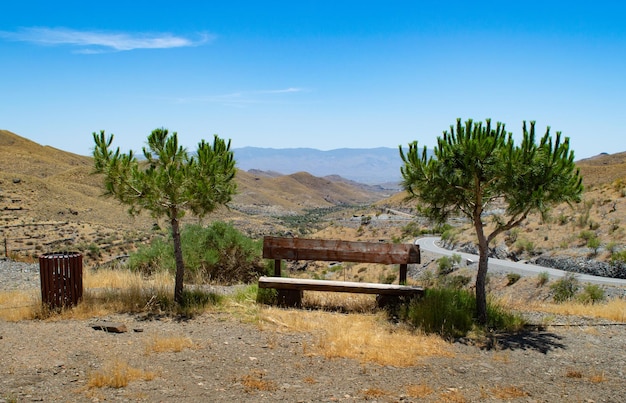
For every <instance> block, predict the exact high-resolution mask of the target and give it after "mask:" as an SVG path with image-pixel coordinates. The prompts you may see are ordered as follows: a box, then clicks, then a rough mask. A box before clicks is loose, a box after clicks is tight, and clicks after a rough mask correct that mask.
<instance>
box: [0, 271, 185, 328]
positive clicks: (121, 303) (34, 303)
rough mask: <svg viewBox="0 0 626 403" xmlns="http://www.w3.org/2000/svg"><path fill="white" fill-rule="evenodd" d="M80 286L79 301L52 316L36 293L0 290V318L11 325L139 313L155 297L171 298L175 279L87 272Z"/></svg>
mask: <svg viewBox="0 0 626 403" xmlns="http://www.w3.org/2000/svg"><path fill="white" fill-rule="evenodd" d="M83 286H84V292H83V299H82V301H81V302H80V303H79V304H78V305H77V306H74V307H70V308H66V309H63V310H61V311H60V312H57V313H55V314H54V315H50V313H49V312H46V311H45V310H44V309H42V305H41V295H40V291H39V290H26V291H0V319H4V320H7V321H12V322H16V321H20V320H29V319H33V318H46V319H48V320H66V319H88V318H93V317H96V316H105V315H108V314H111V313H116V312H140V311H143V310H146V309H149V308H151V306H150V304H153V303H154V300H155V297H156V296H159V295H166V296H168V295H169V296H171V295H172V294H173V292H174V279H173V277H172V276H171V275H169V274H167V273H156V274H155V275H154V276H152V277H150V278H143V277H142V276H141V275H139V274H137V273H131V272H129V271H126V270H111V269H104V270H98V271H92V270H90V269H86V270H85V271H84V274H83Z"/></svg>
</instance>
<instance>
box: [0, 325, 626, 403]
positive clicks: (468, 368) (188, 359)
mask: <svg viewBox="0 0 626 403" xmlns="http://www.w3.org/2000/svg"><path fill="white" fill-rule="evenodd" d="M530 319H531V320H541V319H540V318H537V317H535V318H530ZM99 321H112V322H117V323H122V324H125V325H126V327H127V328H128V332H126V333H110V332H105V331H102V330H95V329H93V327H92V325H93V324H94V323H100V322H99ZM550 323H551V324H550V326H549V327H547V328H545V329H540V328H534V329H529V330H528V331H527V332H525V333H523V334H518V335H514V336H506V335H502V336H500V337H499V338H498V339H497V340H496V342H495V343H493V344H492V345H491V346H489V348H486V347H485V346H484V345H483V346H477V345H473V344H471V343H464V342H462V341H461V342H456V343H452V344H451V346H450V347H451V350H452V351H453V352H454V356H453V357H430V358H424V359H423V361H421V362H420V363H419V364H417V365H415V366H413V367H409V368H396V367H391V366H380V365H378V364H362V363H360V362H358V361H355V360H350V359H328V358H324V357H322V356H319V355H315V354H314V353H312V351H313V349H312V348H311V346H312V345H314V343H315V336H314V335H311V334H303V333H295V334H294V333H282V332H277V331H273V330H260V329H259V326H257V325H254V324H250V323H244V322H242V321H241V320H240V319H237V318H236V317H234V316H233V315H231V314H226V313H209V314H204V315H202V316H199V317H196V318H194V319H192V320H187V321H177V320H175V319H172V318H169V317H163V318H150V319H147V318H145V317H142V316H130V315H114V316H110V317H105V318H100V319H91V320H70V321H22V322H18V323H10V322H2V321H0V402H4V401H6V402H10V401H19V402H22V401H24V402H29V401H51V402H52V401H54V402H57V401H60V402H64V401H67V402H69V401H76V402H83V401H84V402H98V401H104V400H106V401H149V402H170V401H176V402H198V401H212V402H235V401H236V402H258V401H287V402H317V401H328V402H331V401H364V400H369V401H379V402H397V401H406V402H413V401H415V402H416V401H433V402H435V401H446V402H466V401H467V402H474V401H524V402H535V401H537V402H565V401H568V402H621V401H625V399H626V384H625V383H624V379H625V373H624V372H626V325H625V324H623V323H610V322H607V321H604V320H597V319H585V318H576V317H552V318H551V321H550ZM168 339H172V340H187V341H190V343H189V344H188V346H189V348H183V349H182V351H179V352H174V351H162V352H158V351H156V349H154V348H152V347H150V346H153V345H155V344H154V343H155V342H156V341H158V340H168ZM389 348H399V349H402V346H389ZM166 350H167V349H166ZM116 364H117V365H118V367H117V368H118V370H117V371H113V372H117V373H118V374H119V373H123V372H124V370H125V369H124V367H125V366H128V368H130V369H126V373H127V374H131V375H134V376H136V377H137V378H139V379H137V380H131V381H130V382H129V383H128V385H127V386H123V387H119V388H115V387H97V386H94V385H93V384H94V383H95V382H94V379H96V375H98V374H104V373H106V371H107V369H111V368H114V367H115V365H116ZM133 370H134V371H133ZM131 375H127V377H131ZM122 377H123V376H122ZM90 382H91V384H92V386H90Z"/></svg>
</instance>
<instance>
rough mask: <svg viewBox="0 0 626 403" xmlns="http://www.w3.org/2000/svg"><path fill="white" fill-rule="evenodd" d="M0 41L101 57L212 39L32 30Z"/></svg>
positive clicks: (1, 34) (4, 33)
mask: <svg viewBox="0 0 626 403" xmlns="http://www.w3.org/2000/svg"><path fill="white" fill-rule="evenodd" d="M0 38H5V39H8V40H13V41H19V42H30V43H35V44H39V45H48V46H54V45H69V46H75V47H78V48H79V50H78V52H79V53H102V52H103V51H106V50H109V51H111V50H112V51H127V50H134V49H168V48H180V47H189V46H198V45H202V44H204V43H207V42H209V41H211V40H213V39H215V36H213V35H210V34H206V33H203V34H200V35H198V37H197V38H196V39H191V38H186V37H182V36H177V35H173V34H170V33H137V34H128V33H116V32H105V31H78V30H73V29H68V28H45V27H32V28H22V29H20V30H18V31H15V32H8V31H0Z"/></svg>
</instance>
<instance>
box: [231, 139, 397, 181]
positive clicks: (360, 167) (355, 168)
mask: <svg viewBox="0 0 626 403" xmlns="http://www.w3.org/2000/svg"><path fill="white" fill-rule="evenodd" d="M233 152H234V154H235V160H236V161H237V166H238V168H239V169H242V170H244V171H249V170H260V171H273V172H279V173H281V174H283V175H289V174H294V173H297V172H308V173H310V174H311V175H313V176H318V177H326V176H333V175H337V176H341V177H342V178H345V179H348V180H351V181H354V182H359V183H363V184H366V185H380V184H395V187H396V188H397V184H398V183H399V182H400V181H401V179H402V178H401V174H400V166H401V165H402V160H401V159H400V154H399V151H398V149H395V148H389V147H377V148H338V149H334V150H327V151H324V150H318V149H315V148H263V147H242V148H235V149H233Z"/></svg>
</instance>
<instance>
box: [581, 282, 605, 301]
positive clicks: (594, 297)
mask: <svg viewBox="0 0 626 403" xmlns="http://www.w3.org/2000/svg"><path fill="white" fill-rule="evenodd" d="M576 299H577V300H578V301H580V302H582V303H583V304H595V303H596V302H601V301H603V300H604V290H603V289H602V288H601V287H600V286H599V285H597V284H587V285H586V286H585V288H584V289H583V291H582V292H581V293H580V294H578V296H576Z"/></svg>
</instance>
